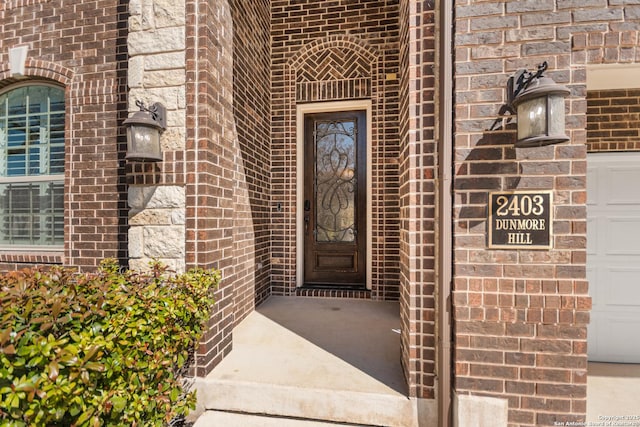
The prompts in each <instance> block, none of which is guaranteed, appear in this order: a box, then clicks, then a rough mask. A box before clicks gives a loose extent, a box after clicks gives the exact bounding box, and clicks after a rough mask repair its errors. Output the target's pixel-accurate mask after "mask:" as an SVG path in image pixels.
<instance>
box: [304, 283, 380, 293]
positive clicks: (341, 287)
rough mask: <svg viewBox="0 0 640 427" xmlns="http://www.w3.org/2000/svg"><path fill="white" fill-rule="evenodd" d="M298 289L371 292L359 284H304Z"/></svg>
mask: <svg viewBox="0 0 640 427" xmlns="http://www.w3.org/2000/svg"><path fill="white" fill-rule="evenodd" d="M299 289H301V290H305V289H310V290H316V289H320V290H327V291H367V292H371V291H370V290H369V289H367V287H366V285H364V284H361V283H340V284H336V283H305V284H303V285H302V286H301V287H300V288H299Z"/></svg>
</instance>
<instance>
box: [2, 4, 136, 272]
mask: <svg viewBox="0 0 640 427" xmlns="http://www.w3.org/2000/svg"><path fill="white" fill-rule="evenodd" d="M127 16H128V7H127V2H125V1H122V0H99V1H65V2H61V1H59V0H58V1H56V0H51V1H28V0H20V1H18V0H15V1H8V2H2V3H1V4H0V88H2V87H5V86H6V87H8V85H10V84H11V83H14V82H16V81H17V80H16V79H14V78H13V76H11V75H10V74H9V63H8V52H9V49H11V48H13V47H15V46H19V45H27V46H28V55H27V61H26V71H25V75H26V77H28V78H30V79H34V80H35V79H48V80H52V81H55V82H57V83H59V84H61V85H63V86H64V87H65V89H66V91H65V93H66V105H67V107H66V108H67V114H66V119H67V122H66V144H67V146H66V153H65V190H66V191H65V243H64V251H63V252H60V253H47V254H16V253H15V252H14V251H9V252H8V253H0V268H3V269H4V268H7V269H9V268H14V267H18V266H22V265H29V264H31V263H64V264H67V265H73V266H78V267H82V268H92V267H95V266H96V264H97V263H98V262H99V261H100V260H101V259H103V258H105V257H114V258H118V259H120V260H121V262H123V263H124V262H126V258H127V242H126V233H127V206H126V198H127V194H126V187H125V173H124V166H123V165H124V162H123V158H124V150H125V145H126V144H125V141H124V139H123V130H122V127H121V123H122V120H123V119H124V118H125V117H126V111H127V108H126V105H127V104H126V77H127V60H126V55H127V45H126V36H127V35H126V23H127ZM34 29H37V30H34ZM98 33H99V34H100V36H99V37H98V36H97V34H98ZM32 255H33V256H32Z"/></svg>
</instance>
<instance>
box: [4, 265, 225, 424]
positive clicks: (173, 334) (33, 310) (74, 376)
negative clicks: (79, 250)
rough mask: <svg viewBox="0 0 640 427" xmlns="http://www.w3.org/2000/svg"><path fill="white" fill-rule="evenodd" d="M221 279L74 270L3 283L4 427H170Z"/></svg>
mask: <svg viewBox="0 0 640 427" xmlns="http://www.w3.org/2000/svg"><path fill="white" fill-rule="evenodd" d="M219 279H220V276H219V274H218V272H215V271H204V270H199V269H197V270H192V271H189V272H188V273H185V274H181V275H168V274H166V268H165V267H162V266H161V265H159V264H154V265H152V269H151V271H150V272H149V273H144V274H142V273H136V272H132V271H124V272H120V271H119V268H118V266H117V265H116V264H115V262H114V261H113V260H108V261H106V262H103V264H102V266H101V268H100V270H99V271H98V272H96V273H86V274H79V273H77V272H75V271H73V270H70V269H65V268H61V267H60V268H58V267H56V268H51V269H49V270H44V269H34V270H23V271H20V272H11V273H8V274H6V275H4V276H2V277H0V310H1V311H0V425H1V426H16V427H17V426H51V425H62V426H123V425H127V426H162V425H166V424H167V423H168V422H169V421H170V420H172V419H174V418H176V417H180V416H183V415H185V414H186V413H188V412H189V410H190V409H192V408H193V407H194V405H195V395H194V393H187V392H184V391H183V387H182V382H183V376H182V374H183V373H184V370H185V365H186V363H187V361H188V358H189V355H190V354H193V349H194V348H195V346H196V345H197V344H198V341H199V339H200V336H201V333H202V332H203V328H204V326H205V325H206V322H207V320H208V319H209V310H210V308H211V306H212V304H213V290H214V289H215V287H216V286H217V284H218V282H219Z"/></svg>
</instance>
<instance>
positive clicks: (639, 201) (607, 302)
mask: <svg viewBox="0 0 640 427" xmlns="http://www.w3.org/2000/svg"><path fill="white" fill-rule="evenodd" d="M587 161H588V168H587V194H588V196H587V198H588V201H587V205H588V207H587V216H588V229H587V230H588V231H587V239H588V243H587V253H588V256H587V278H588V279H589V286H590V294H591V297H592V298H593V311H592V314H591V324H590V325H589V332H588V352H589V360H591V361H599V362H622V363H640V153H632V152H628V153H594V154H590V155H589V156H588V160H587Z"/></svg>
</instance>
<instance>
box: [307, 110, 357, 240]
mask: <svg viewBox="0 0 640 427" xmlns="http://www.w3.org/2000/svg"><path fill="white" fill-rule="evenodd" d="M356 138H357V130H356V126H355V122H354V121H353V120H343V121H331V122H322V121H317V122H316V126H315V140H316V141H315V146H316V183H315V189H316V191H315V193H316V206H317V220H316V230H315V238H316V241H317V242H353V241H354V240H355V235H356V233H357V229H356V223H355V218H356V211H355V210H356V205H355V201H356V200H355V195H356V188H357V180H358V177H357V175H356V173H355V172H356V159H357V145H356Z"/></svg>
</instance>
